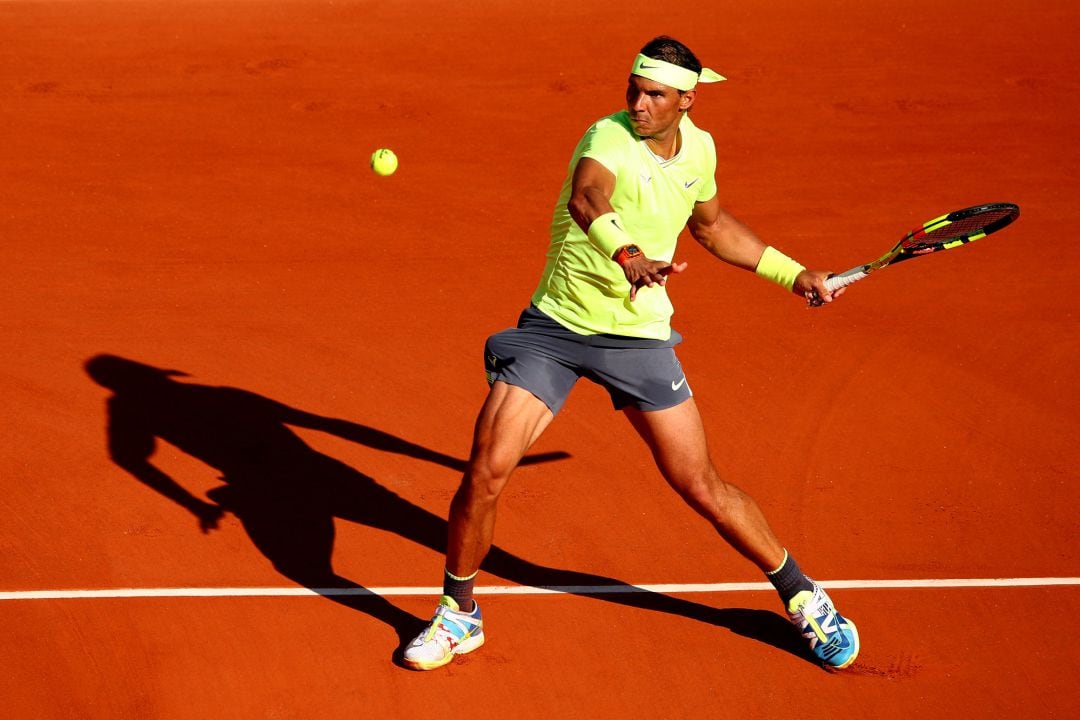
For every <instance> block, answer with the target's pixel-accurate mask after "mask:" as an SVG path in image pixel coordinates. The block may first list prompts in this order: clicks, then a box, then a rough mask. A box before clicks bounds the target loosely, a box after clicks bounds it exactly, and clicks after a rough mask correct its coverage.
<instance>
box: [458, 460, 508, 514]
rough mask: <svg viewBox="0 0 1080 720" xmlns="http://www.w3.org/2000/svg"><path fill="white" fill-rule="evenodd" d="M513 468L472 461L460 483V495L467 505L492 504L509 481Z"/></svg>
mask: <svg viewBox="0 0 1080 720" xmlns="http://www.w3.org/2000/svg"><path fill="white" fill-rule="evenodd" d="M512 471H513V467H510V466H508V465H506V464H503V463H494V462H490V461H488V460H485V459H474V460H473V461H472V462H470V463H469V470H468V472H467V473H466V474H465V478H464V480H462V483H461V494H462V496H463V499H464V500H466V501H467V502H468V503H469V504H473V503H479V504H492V503H495V502H497V501H498V499H499V495H501V494H502V491H503V488H505V487H506V483H507V482H508V481H509V479H510V473H511V472H512Z"/></svg>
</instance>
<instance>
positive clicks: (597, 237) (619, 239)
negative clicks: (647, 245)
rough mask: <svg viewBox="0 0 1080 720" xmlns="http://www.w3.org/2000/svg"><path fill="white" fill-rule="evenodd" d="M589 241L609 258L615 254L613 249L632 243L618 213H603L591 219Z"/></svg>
mask: <svg viewBox="0 0 1080 720" xmlns="http://www.w3.org/2000/svg"><path fill="white" fill-rule="evenodd" d="M588 234H589V242H590V243H592V246H593V247H594V248H596V249H597V250H599V251H600V252H602V253H604V257H606V258H608V259H609V260H610V259H611V258H612V257H613V256H614V255H615V251H616V250H618V249H619V248H621V247H623V246H624V245H633V244H634V241H633V240H632V239H631V238H630V235H629V234H628V233H627V232H626V230H623V226H622V220H620V219H619V215H618V213H614V212H609V213H604V214H603V215H601V216H600V217H598V218H596V219H595V220H593V221H592V224H591V225H589V233H588Z"/></svg>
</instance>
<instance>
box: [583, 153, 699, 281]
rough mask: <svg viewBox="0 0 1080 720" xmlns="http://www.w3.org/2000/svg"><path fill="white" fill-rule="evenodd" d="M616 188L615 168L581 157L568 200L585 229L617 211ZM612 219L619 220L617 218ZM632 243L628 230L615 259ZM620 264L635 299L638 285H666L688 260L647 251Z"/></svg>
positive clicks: (621, 230) (683, 267)
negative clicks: (669, 259) (657, 257)
mask: <svg viewBox="0 0 1080 720" xmlns="http://www.w3.org/2000/svg"><path fill="white" fill-rule="evenodd" d="M613 192H615V174H614V173H613V172H611V171H610V170H608V169H607V168H606V167H604V165H603V164H601V163H600V162H597V161H596V160H593V159H592V158H589V157H583V158H581V159H580V160H578V164H577V167H575V168H574V177H573V180H572V181H571V190H570V199H569V200H568V201H567V203H566V209H567V210H568V211H569V213H570V217H572V218H573V219H574V222H576V223H577V224H578V227H580V228H581V230H582V232H584V233H586V234H588V233H589V229H590V228H591V227H592V224H593V222H594V221H596V219H597V218H603V217H604V216H605V215H611V214H613V213H614V212H615V208H613V207H612V206H611V195H612V193H613ZM612 220H613V221H614V222H616V223H617V222H618V221H617V220H615V219H614V218H612ZM601 222H604V220H601ZM616 227H618V226H616ZM619 231H620V232H625V231H626V229H625V228H621V227H620V228H619ZM631 243H632V236H631V235H630V234H629V233H627V243H625V244H624V245H622V246H620V247H616V248H614V250H615V252H613V253H612V256H611V260H612V261H614V260H615V256H616V255H617V254H618V251H619V250H621V249H622V247H625V246H626V245H629V244H631ZM620 265H621V267H622V269H623V273H624V274H625V275H626V281H627V282H629V283H630V299H631V300H633V299H634V298H635V297H637V291H638V288H640V287H652V286H653V285H654V284H657V283H658V284H660V285H663V284H664V283H665V281H666V280H667V276H668V275H669V274H671V273H678V272H682V271H683V270H684V269H686V263H680V264H678V265H672V264H671V263H669V262H664V261H662V260H651V259H649V258H648V257H646V256H645V255H644V254H641V255H638V256H637V257H632V258H629V259H627V260H624V261H623V262H621V263H620Z"/></svg>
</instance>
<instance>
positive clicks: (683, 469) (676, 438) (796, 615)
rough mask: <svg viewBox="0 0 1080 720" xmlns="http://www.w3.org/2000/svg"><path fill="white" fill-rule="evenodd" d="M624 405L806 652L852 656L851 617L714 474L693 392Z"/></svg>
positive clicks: (840, 663) (830, 660)
mask: <svg viewBox="0 0 1080 720" xmlns="http://www.w3.org/2000/svg"><path fill="white" fill-rule="evenodd" d="M624 412H625V413H626V415H627V417H628V418H629V419H630V422H631V423H632V424H633V426H634V428H635V429H637V431H638V433H639V434H640V435H641V437H642V438H643V439H644V440H645V442H646V443H647V444H648V446H649V448H650V450H651V451H652V453H653V457H654V458H655V459H656V464H657V466H658V467H659V468H660V471H661V473H663V475H664V478H665V479H666V480H667V481H668V483H669V484H670V485H671V486H672V487H673V488H674V489H675V490H676V492H678V493H679V495H681V496H682V497H683V499H685V500H686V502H687V503H689V505H690V506H691V507H692V508H694V510H696V511H697V512H698V513H700V514H701V515H702V516H703V517H705V519H707V520H709V521H710V522H711V523H712V524H713V526H714V527H715V528H716V530H717V531H718V532H719V533H720V535H721V536H722V537H723V538H724V539H725V540H727V541H728V543H730V544H731V546H732V547H734V548H735V549H736V550H738V551H739V552H740V553H742V555H743V556H745V557H747V558H748V559H750V560H751V561H752V562H754V564H756V565H757V566H758V567H759V568H761V570H762V571H763V572H764V573H765V574H766V576H767V577H768V579H769V580H770V581H771V582H772V583H773V585H774V586H775V587H776V589H777V591H778V593H779V594H780V597H781V600H782V601H783V602H784V605H785V606H786V609H787V611H788V616H789V618H790V619H791V622H792V623H793V624H794V625H795V626H796V627H797V628H798V629H799V631H800V632H801V633H802V635H803V637H804V638H805V639H806V640H807V641H808V643H809V646H810V651H811V653H812V654H813V655H814V656H815V657H816V658H817V659H818V660H820V661H821V662H823V663H825V664H827V665H830V666H832V667H835V668H844V667H847V666H848V665H850V664H851V663H852V662H854V661H855V658H856V656H857V655H858V653H859V634H858V630H857V629H856V628H855V624H854V623H853V622H851V621H850V620H848V619H847V618H845V617H844V616H842V615H840V613H838V612H837V611H836V609H835V607H834V606H833V603H832V599H831V598H830V597H829V596H828V594H827V593H826V592H825V591H824V590H823V589H822V588H821V587H820V586H818V584H817V583H815V582H813V581H812V580H810V579H809V578H807V577H806V576H805V575H803V573H802V571H801V570H800V569H799V566H798V564H797V563H796V562H795V560H794V558H791V557H790V556H789V555H788V553H787V551H786V550H785V549H784V548H783V546H781V545H780V542H779V541H778V540H777V539H776V536H775V535H774V534H773V532H772V530H771V529H770V528H769V525H768V522H767V521H766V520H765V516H764V514H763V513H762V512H761V508H760V507H759V506H758V504H757V503H756V502H755V501H754V499H753V498H751V497H750V496H749V495H747V494H746V493H744V492H743V491H742V490H740V489H739V488H737V487H735V486H734V485H732V484H730V483H727V482H724V481H723V480H722V479H721V478H720V476H719V473H718V472H717V471H716V468H715V466H714V465H713V463H712V460H711V459H710V457H709V451H708V444H707V442H706V438H705V431H704V427H703V425H702V422H701V415H700V413H699V412H698V409H697V406H696V404H695V403H694V400H693V398H690V399H689V400H687V401H685V402H683V403H682V404H680V405H676V406H675V407H672V408H667V409H665V410H657V411H651V412H648V411H642V410H639V409H635V408H627V409H625V410H624Z"/></svg>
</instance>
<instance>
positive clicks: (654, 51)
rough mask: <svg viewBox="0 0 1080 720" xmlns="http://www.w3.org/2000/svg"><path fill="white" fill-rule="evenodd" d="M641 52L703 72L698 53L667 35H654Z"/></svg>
mask: <svg viewBox="0 0 1080 720" xmlns="http://www.w3.org/2000/svg"><path fill="white" fill-rule="evenodd" d="M641 54H642V55H644V56H646V57H651V58H652V59H654V60H663V61H664V62H669V63H671V64H672V65H678V66H679V67H683V68H686V69H687V70H693V71H694V72H696V73H700V72H701V61H700V60H698V59H697V55H694V53H692V52H691V51H690V48H688V47H686V46H685V45H683V44H682V43H681V42H679V41H678V40H676V39H675V38H672V37H668V36H667V35H660V36H659V37H654V38H653V39H652V40H650V41H649V42H647V43H645V47H643V48H641Z"/></svg>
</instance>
